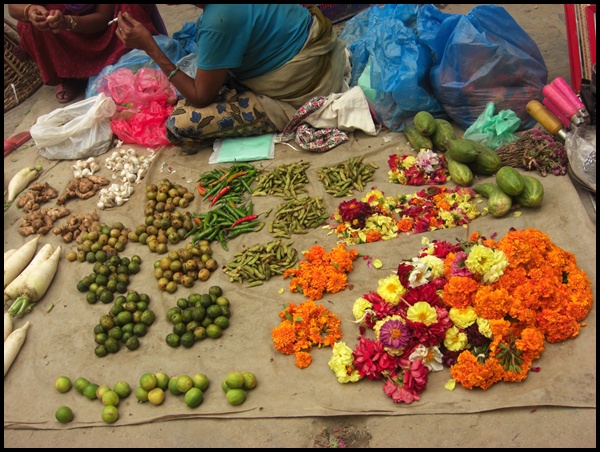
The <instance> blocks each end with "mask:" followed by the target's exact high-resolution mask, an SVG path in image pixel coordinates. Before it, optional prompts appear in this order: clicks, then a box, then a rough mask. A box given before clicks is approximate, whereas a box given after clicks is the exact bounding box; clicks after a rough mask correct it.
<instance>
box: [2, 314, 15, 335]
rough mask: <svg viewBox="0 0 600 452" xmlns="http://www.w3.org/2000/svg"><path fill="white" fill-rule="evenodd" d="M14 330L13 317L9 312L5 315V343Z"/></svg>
mask: <svg viewBox="0 0 600 452" xmlns="http://www.w3.org/2000/svg"><path fill="white" fill-rule="evenodd" d="M12 330H13V321H12V315H10V314H9V313H8V312H5V313H4V341H6V338H7V337H8V335H9V334H10V333H12Z"/></svg>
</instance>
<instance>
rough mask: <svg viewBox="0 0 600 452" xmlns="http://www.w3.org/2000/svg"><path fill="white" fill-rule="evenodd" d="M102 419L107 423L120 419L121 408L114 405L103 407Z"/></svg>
mask: <svg viewBox="0 0 600 452" xmlns="http://www.w3.org/2000/svg"><path fill="white" fill-rule="evenodd" d="M101 417H102V420H103V421H104V422H106V423H107V424H112V423H113V422H115V421H116V420H117V419H119V409H118V408H117V407H116V406H113V405H107V406H105V407H104V408H103V409H102V416H101Z"/></svg>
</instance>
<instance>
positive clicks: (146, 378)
mask: <svg viewBox="0 0 600 452" xmlns="http://www.w3.org/2000/svg"><path fill="white" fill-rule="evenodd" d="M157 384H158V379H157V378H156V375H154V374H153V373H150V372H147V373H145V374H143V375H142V376H141V377H140V386H141V387H142V388H144V389H145V390H146V391H151V390H152V389H154V388H156V385H157Z"/></svg>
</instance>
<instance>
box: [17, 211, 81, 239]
mask: <svg viewBox="0 0 600 452" xmlns="http://www.w3.org/2000/svg"><path fill="white" fill-rule="evenodd" d="M70 213H71V211H70V210H69V209H67V208H66V207H63V206H59V207H42V208H41V209H38V210H34V211H33V212H31V213H29V214H28V215H25V217H23V222H22V223H21V227H20V228H19V229H18V231H19V234H21V235H24V236H28V235H31V234H41V235H44V234H46V233H47V232H48V231H49V230H51V229H52V225H53V224H54V222H55V221H56V220H58V219H59V218H62V217H66V216H67V215H69V214H70Z"/></svg>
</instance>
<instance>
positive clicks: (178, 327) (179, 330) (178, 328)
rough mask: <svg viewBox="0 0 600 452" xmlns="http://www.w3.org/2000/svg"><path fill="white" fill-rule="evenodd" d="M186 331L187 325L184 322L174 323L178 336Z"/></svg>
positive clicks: (174, 329)
mask: <svg viewBox="0 0 600 452" xmlns="http://www.w3.org/2000/svg"><path fill="white" fill-rule="evenodd" d="M186 331H187V325H186V324H185V323H183V322H181V323H176V324H175V325H173V333H175V334H176V335H177V336H183V334H184V333H185V332H186Z"/></svg>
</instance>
